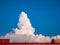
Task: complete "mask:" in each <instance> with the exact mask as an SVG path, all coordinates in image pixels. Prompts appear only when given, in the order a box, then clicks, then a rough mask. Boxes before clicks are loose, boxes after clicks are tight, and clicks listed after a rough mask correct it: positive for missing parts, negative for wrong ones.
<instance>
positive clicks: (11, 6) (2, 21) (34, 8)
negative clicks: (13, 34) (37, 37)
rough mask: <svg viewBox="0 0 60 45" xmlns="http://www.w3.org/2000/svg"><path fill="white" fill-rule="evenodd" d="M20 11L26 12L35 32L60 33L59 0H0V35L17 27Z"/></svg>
mask: <svg viewBox="0 0 60 45" xmlns="http://www.w3.org/2000/svg"><path fill="white" fill-rule="evenodd" d="M21 11H25V12H26V13H27V14H28V17H29V18H30V21H31V23H32V26H33V27H34V28H35V29H36V30H35V34H43V35H48V36H53V35H57V34H59V35H60V0H0V36H1V35H5V34H6V33H9V32H10V31H12V28H16V27H17V23H18V16H19V14H20V12H21Z"/></svg>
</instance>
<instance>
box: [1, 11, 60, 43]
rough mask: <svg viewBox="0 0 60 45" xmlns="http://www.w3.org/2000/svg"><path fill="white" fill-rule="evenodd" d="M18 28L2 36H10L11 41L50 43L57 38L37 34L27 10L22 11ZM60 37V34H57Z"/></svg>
mask: <svg viewBox="0 0 60 45" xmlns="http://www.w3.org/2000/svg"><path fill="white" fill-rule="evenodd" d="M17 25H18V28H15V29H13V31H14V33H12V32H11V33H7V34H6V35H5V36H3V37H1V38H9V39H10V42H16V43H19V42H22V43H24V42H27V43H28V42H40V43H50V42H51V40H52V39H54V38H55V39H56V36H55V37H52V38H51V37H48V36H44V35H42V34H39V35H35V34H34V32H35V29H34V28H33V27H32V25H31V23H30V20H29V18H28V17H27V14H26V13H25V12H21V14H20V15H19V22H18V24H17ZM57 38H60V36H57Z"/></svg>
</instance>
